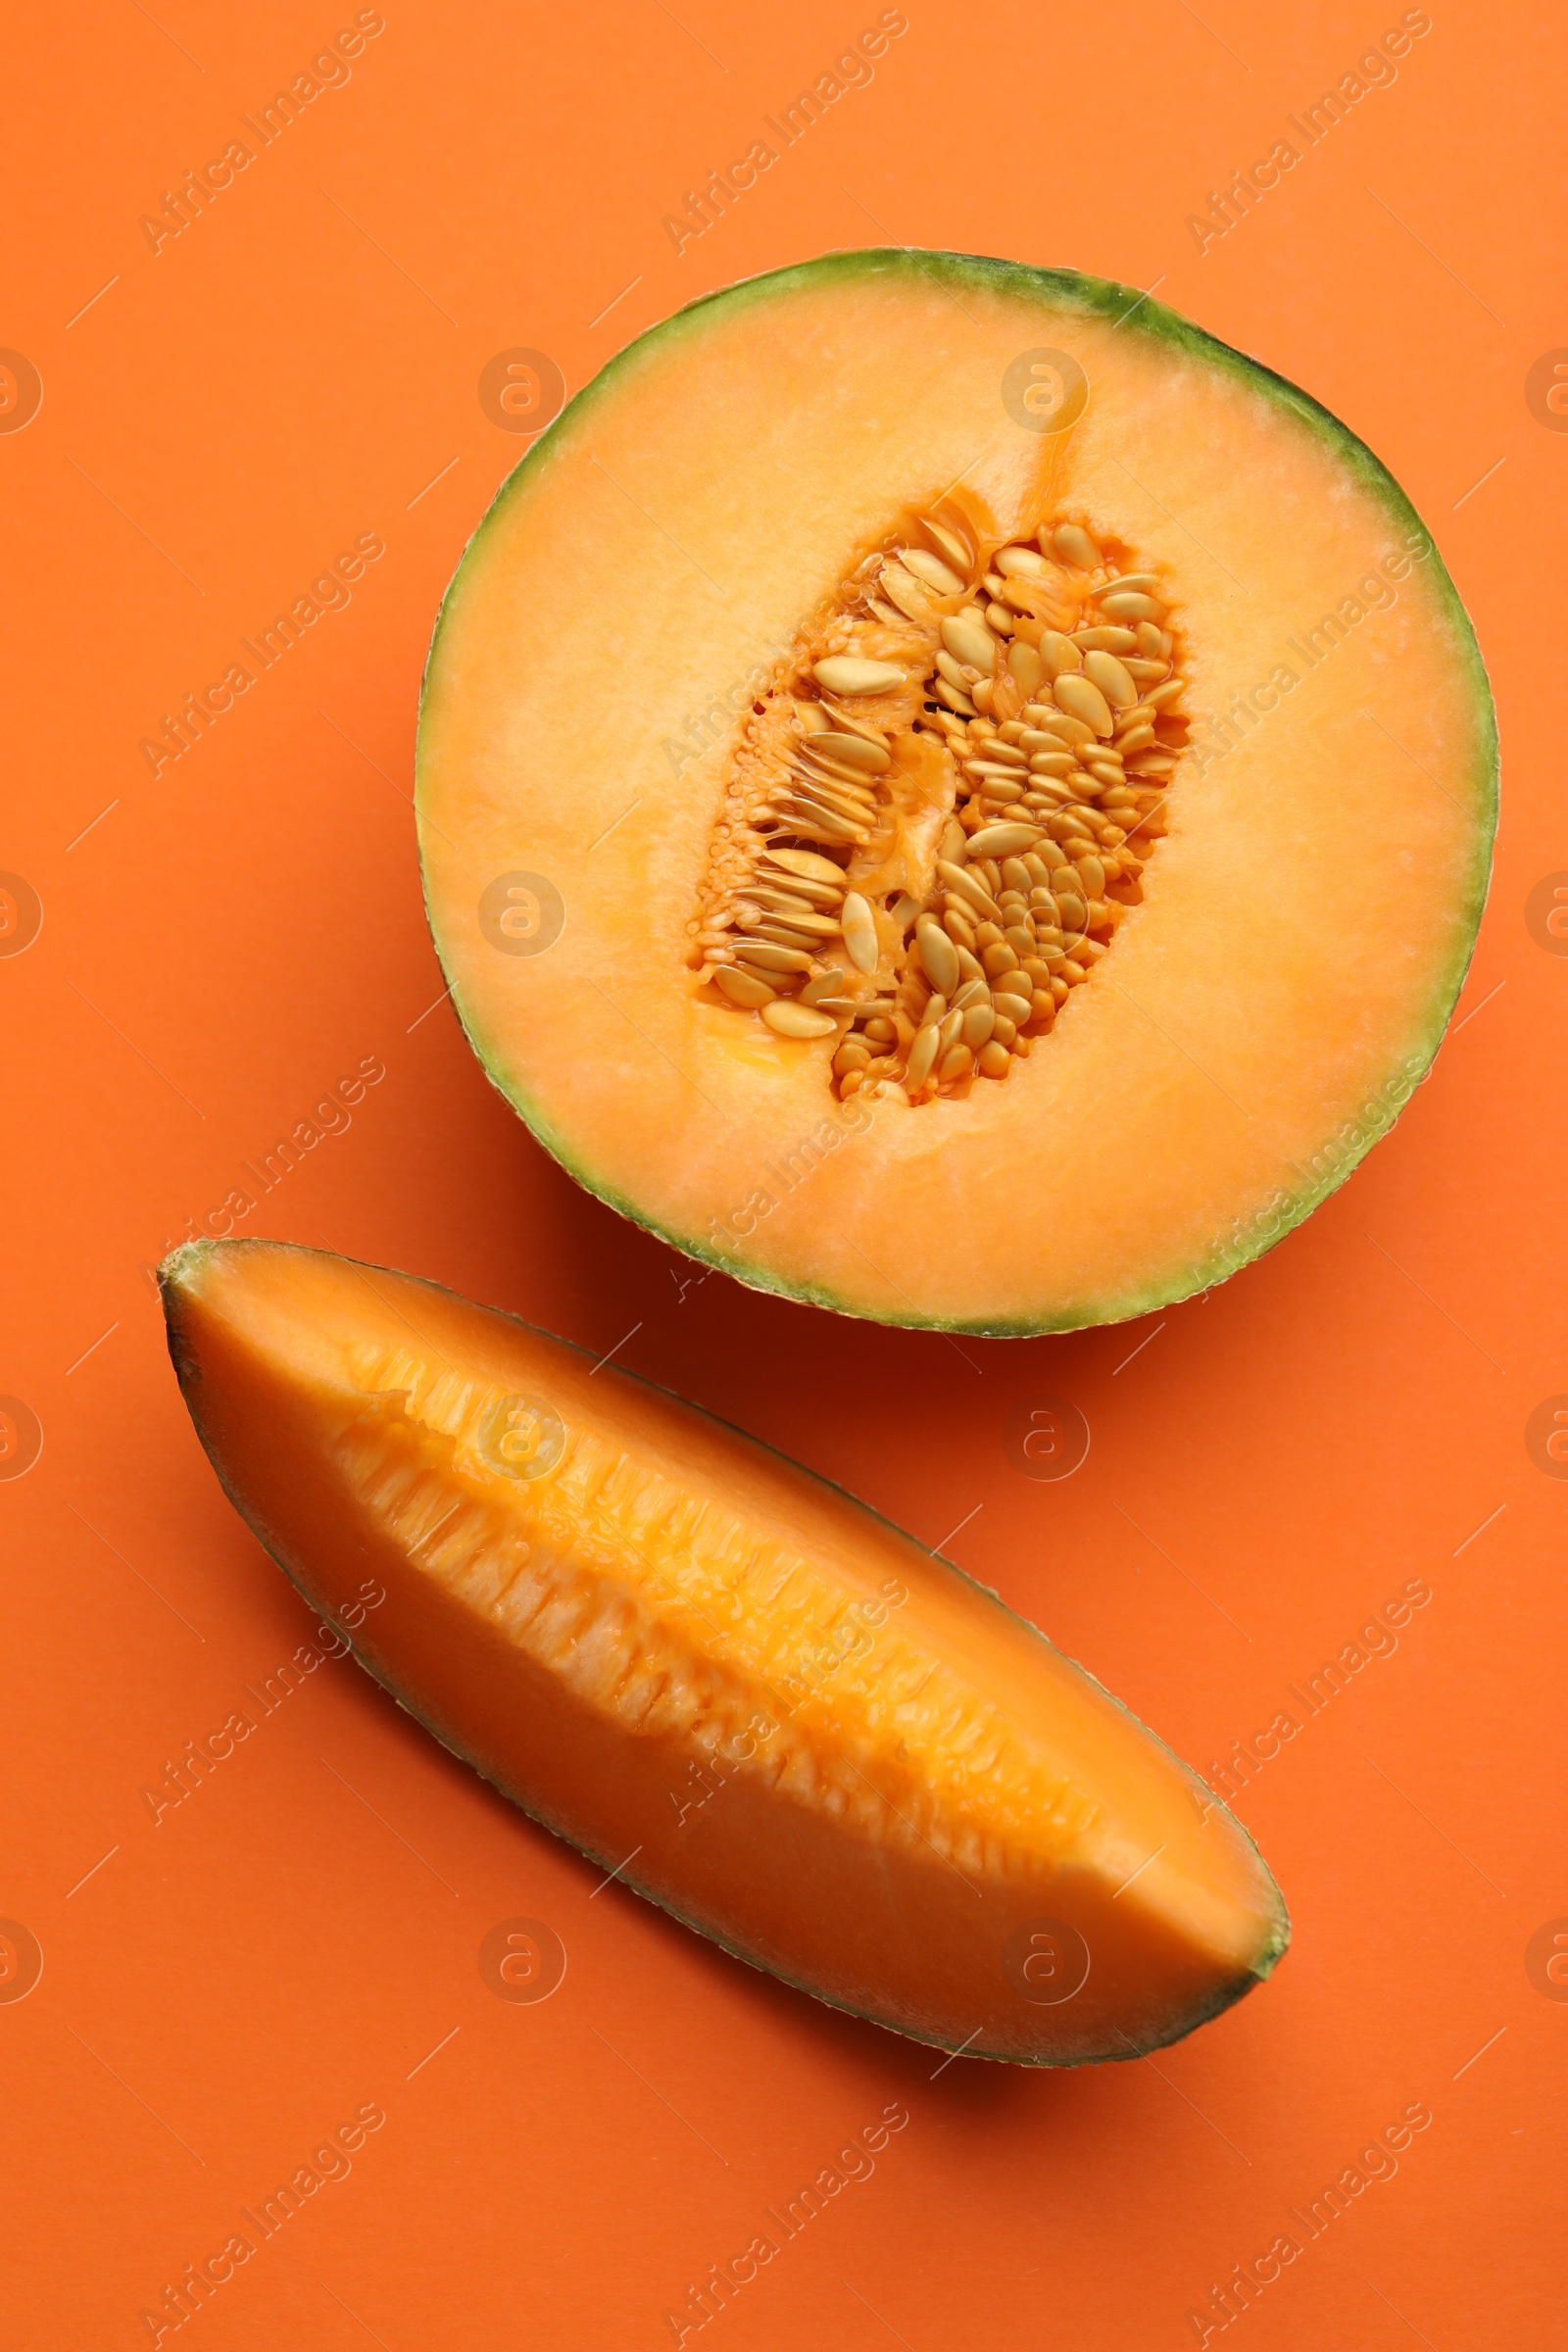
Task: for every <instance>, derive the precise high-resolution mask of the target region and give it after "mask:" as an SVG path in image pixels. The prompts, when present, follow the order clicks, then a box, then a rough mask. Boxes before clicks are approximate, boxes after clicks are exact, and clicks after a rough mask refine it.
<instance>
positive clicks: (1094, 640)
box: [1072, 629, 1138, 654]
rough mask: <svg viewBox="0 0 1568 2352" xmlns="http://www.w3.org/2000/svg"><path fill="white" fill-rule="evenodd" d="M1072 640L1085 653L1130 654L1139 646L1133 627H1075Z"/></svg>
mask: <svg viewBox="0 0 1568 2352" xmlns="http://www.w3.org/2000/svg"><path fill="white" fill-rule="evenodd" d="M1072 641H1073V643H1074V645H1075V646H1077V648H1078V650H1079V652H1080V653H1085V654H1130V653H1134V652H1136V650H1137V646H1138V639H1137V638H1136V637H1135V636H1134V634H1133V632H1132V630H1131V629H1074V631H1073V633H1072Z"/></svg>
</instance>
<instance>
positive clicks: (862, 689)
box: [811, 654, 907, 694]
mask: <svg viewBox="0 0 1568 2352" xmlns="http://www.w3.org/2000/svg"><path fill="white" fill-rule="evenodd" d="M811 675H812V677H814V678H815V680H816V682H817V684H818V685H819V686H822V687H825V688H826V690H827V692H828V693H829V694H889V693H891V692H892V690H893V688H894V687H895V686H903V685H905V684H906V683H907V679H906V675H905V672H904V671H903V670H902V669H898V668H896V667H895V666H894V664H893V663H892V662H863V661H861V660H859V659H858V657H857V656H856V655H854V654H829V655H828V657H827V659H826V660H825V661H822V662H813V663H812V665H811Z"/></svg>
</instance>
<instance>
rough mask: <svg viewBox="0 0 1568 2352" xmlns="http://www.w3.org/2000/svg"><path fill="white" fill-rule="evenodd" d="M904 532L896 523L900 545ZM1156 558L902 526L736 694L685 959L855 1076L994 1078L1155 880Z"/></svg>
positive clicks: (944, 517) (727, 999) (929, 1088)
mask: <svg viewBox="0 0 1568 2352" xmlns="http://www.w3.org/2000/svg"><path fill="white" fill-rule="evenodd" d="M905 542H907V544H905ZM1181 668H1182V663H1181V653H1180V632H1179V623H1178V622H1177V620H1176V619H1175V617H1174V615H1173V613H1172V610H1171V598H1170V594H1169V591H1168V590H1167V589H1166V587H1165V586H1164V583H1163V581H1162V580H1161V579H1160V577H1159V576H1158V575H1157V574H1155V573H1154V572H1152V571H1151V570H1148V569H1146V568H1143V567H1142V566H1141V565H1140V564H1139V563H1138V561H1137V559H1136V558H1135V557H1134V556H1133V555H1132V554H1131V553H1130V552H1129V551H1127V550H1126V549H1124V548H1123V547H1122V546H1121V545H1120V544H1119V543H1116V542H1113V541H1111V540H1109V539H1107V538H1106V537H1104V536H1103V535H1102V536H1100V537H1098V538H1097V537H1096V536H1093V535H1092V534H1091V532H1090V530H1089V528H1088V527H1087V525H1086V523H1085V522H1084V521H1082V520H1079V519H1075V518H1072V517H1068V516H1057V517H1056V518H1054V520H1051V521H1047V522H1045V523H1043V524H1042V526H1041V528H1040V530H1039V533H1038V537H1037V539H1036V540H1034V541H1032V542H1026V541H1023V540H1014V541H1009V542H1008V543H1006V544H1005V545H1003V546H997V545H995V544H994V543H991V542H988V541H987V540H986V539H985V538H984V537H983V536H982V535H981V533H980V532H979V531H978V529H977V528H976V526H975V524H974V522H973V520H972V518H971V517H970V516H969V515H968V514H967V513H966V512H965V511H963V510H962V509H961V508H960V507H959V506H958V505H957V503H956V501H952V502H948V503H947V504H945V505H942V506H939V507H938V509H937V510H936V512H935V513H933V514H930V515H920V516H919V517H918V518H917V519H915V520H912V521H911V523H910V525H909V527H908V528H907V530H904V531H900V532H895V533H893V534H891V536H890V540H889V542H888V544H887V546H886V548H885V549H884V550H883V551H882V552H879V553H878V554H876V555H874V556H871V557H869V558H868V559H867V560H866V561H865V562H864V563H863V564H860V565H859V566H858V568H857V570H856V571H855V572H854V574H853V575H852V576H851V577H850V578H849V579H848V580H847V581H846V582H845V583H844V586H843V588H842V590H841V592H840V595H839V598H838V601H837V605H836V607H835V609H834V610H833V612H832V613H830V615H829V616H828V617H827V618H826V619H825V620H823V621H820V622H818V623H817V624H815V625H814V626H813V628H812V630H811V631H810V633H809V635H806V636H803V637H802V638H801V639H800V640H799V641H798V642H797V644H796V646H795V647H794V649H793V650H792V651H791V653H790V654H789V656H788V657H786V659H785V660H784V661H783V662H781V663H780V665H779V667H778V669H777V670H776V672H775V674H774V676H773V678H772V679H771V681H770V682H769V684H768V685H767V686H766V687H765V688H764V689H763V691H762V692H761V693H760V695H759V697H758V699H757V701H756V703H755V704H754V705H753V707H752V709H751V710H750V711H749V712H748V715H747V717H746V720H745V722H744V724H743V726H742V728H741V730H740V734H739V737H738V739H737V741H736V743H735V745H734V746H733V748H732V750H731V753H730V756H729V760H728V766H727V771H726V784H725V793H724V800H723V804H722V807H721V809H720V811H719V814H718V817H717V820H716V822H715V824H714V827H713V832H712V836H711V842H710V848H709V858H708V868H707V872H706V874H705V876H704V878H703V884H702V890H701V896H700V901H699V907H698V912H697V915H696V917H695V919H694V920H693V921H692V922H691V923H690V924H688V926H687V928H688V933H689V937H690V951H689V958H688V959H689V961H690V963H691V964H692V966H693V967H694V969H695V971H696V973H697V982H696V986H697V989H698V992H699V995H700V998H701V999H702V1001H704V1002H707V1003H710V1004H711V1005H715V1006H721V1007H723V1008H724V1009H725V1011H726V1012H727V1013H728V1014H730V1015H732V1016H734V1017H735V1019H736V1020H737V1021H740V1022H745V1023H755V1022H761V1023H763V1024H765V1026H766V1027H767V1028H769V1029H771V1030H772V1031H773V1032H774V1033H775V1034H776V1035H777V1036H779V1037H781V1038H791V1039H799V1040H803V1041H814V1042H815V1043H816V1044H817V1046H818V1048H819V1051H820V1053H821V1055H822V1061H823V1068H824V1073H825V1074H826V1075H827V1076H828V1082H829V1083H830V1084H831V1086H832V1087H833V1089H834V1091H835V1092H836V1093H837V1094H838V1095H839V1096H841V1097H845V1098H847V1097H849V1096H852V1095H856V1094H864V1095H866V1096H867V1097H881V1098H890V1099H891V1100H893V1101H894V1102H899V1103H907V1104H908V1105H910V1106H911V1107H913V1108H920V1107H922V1106H924V1105H925V1104H926V1103H933V1102H937V1101H942V1100H947V1101H954V1100H959V1099H961V1098H963V1097H964V1096H966V1095H968V1094H969V1093H970V1091H971V1089H972V1088H973V1086H974V1083H975V1081H976V1079H989V1080H992V1081H998V1082H1000V1081H1002V1080H1005V1078H1006V1077H1007V1076H1008V1075H1009V1073H1010V1071H1011V1069H1012V1066H1013V1064H1014V1062H1015V1061H1017V1060H1018V1059H1020V1058H1021V1057H1023V1056H1026V1055H1027V1054H1029V1052H1030V1051H1031V1048H1032V1046H1033V1044H1034V1042H1035V1040H1036V1039H1037V1038H1041V1037H1044V1036H1047V1035H1049V1033H1050V1031H1051V1030H1052V1029H1053V1027H1054V1024H1055V1021H1056V1018H1057V1015H1058V1012H1059V1011H1060V1009H1061V1007H1062V1006H1063V1005H1065V1004H1066V1003H1067V1000H1068V998H1069V996H1070V994H1071V993H1072V991H1073V990H1074V989H1076V988H1080V987H1082V986H1083V985H1084V984H1085V982H1087V981H1088V980H1089V979H1090V977H1091V975H1092V973H1093V971H1094V967H1095V965H1096V964H1097V963H1098V962H1099V961H1100V960H1101V958H1102V957H1103V956H1105V955H1106V954H1107V953H1108V952H1109V950H1110V948H1111V945H1112V943H1113V941H1114V938H1115V933H1116V927H1117V925H1118V924H1119V923H1121V922H1122V921H1124V920H1125V918H1126V916H1127V914H1128V913H1129V911H1130V910H1131V909H1132V908H1133V907H1136V906H1138V905H1139V903H1140V902H1141V900H1142V898H1143V886H1142V880H1141V877H1142V874H1143V870H1144V865H1145V861H1146V860H1147V858H1148V857H1149V856H1150V854H1151V852H1152V848H1153V846H1154V844H1155V843H1156V842H1157V841H1158V840H1159V839H1160V837H1161V836H1162V835H1163V834H1164V833H1165V832H1166V830H1167V818H1166V803H1167V798H1168V794H1169V791H1170V785H1171V780H1172V777H1173V775H1174V773H1175V769H1176V765H1177V761H1178V760H1179V759H1180V756H1181V753H1182V750H1183V749H1184V747H1185V745H1186V743H1187V740H1188V733H1187V721H1186V719H1185V717H1184V716H1183V714H1182V709H1181V700H1182V693H1183V688H1184V684H1185V681H1184V679H1183V677H1182V674H1181Z"/></svg>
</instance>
